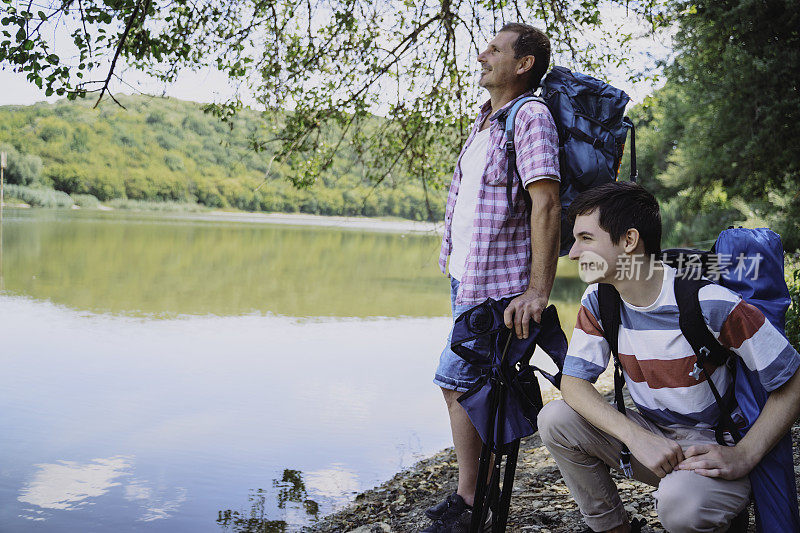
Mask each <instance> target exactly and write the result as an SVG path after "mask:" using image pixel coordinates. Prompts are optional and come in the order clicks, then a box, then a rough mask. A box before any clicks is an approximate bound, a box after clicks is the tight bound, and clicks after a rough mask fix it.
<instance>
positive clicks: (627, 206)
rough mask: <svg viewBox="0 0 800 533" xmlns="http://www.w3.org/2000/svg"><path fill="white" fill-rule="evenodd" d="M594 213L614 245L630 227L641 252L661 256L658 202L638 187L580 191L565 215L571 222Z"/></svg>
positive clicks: (610, 185) (609, 185) (628, 185)
mask: <svg viewBox="0 0 800 533" xmlns="http://www.w3.org/2000/svg"><path fill="white" fill-rule="evenodd" d="M595 210H599V214H598V218H599V220H600V227H601V228H602V229H603V230H604V231H607V232H608V234H609V235H610V236H611V242H613V243H614V244H617V243H619V241H620V239H621V238H622V237H623V236H624V235H625V233H627V231H628V230H629V229H631V228H634V229H636V230H637V231H638V232H639V237H640V238H641V239H642V242H643V243H644V251H645V253H647V254H651V255H658V254H660V253H661V211H660V210H659V207H658V200H656V198H655V196H653V195H652V194H650V193H649V192H647V191H646V190H645V188H644V187H642V186H641V185H639V184H637V183H632V182H630V181H615V182H611V183H606V184H604V185H600V186H598V187H595V188H593V189H589V190H588V191H584V192H582V193H581V194H579V195H578V197H577V198H575V200H573V201H572V204H571V205H570V206H569V211H567V216H568V217H569V220H570V221H571V222H573V223H574V222H575V219H576V218H577V217H578V216H579V215H589V214H591V213H593V212H594V211H595Z"/></svg>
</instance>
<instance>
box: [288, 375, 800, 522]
mask: <svg viewBox="0 0 800 533" xmlns="http://www.w3.org/2000/svg"><path fill="white" fill-rule="evenodd" d="M610 381H611V374H610V372H608V371H607V372H606V373H604V374H603V376H602V377H601V379H600V380H599V381H598V385H599V388H600V389H601V390H604V391H605V392H606V399H608V400H609V401H611V400H612V399H613V398H612V396H613V395H612V393H611V392H610V390H611V382H610ZM547 396H549V398H546V401H547V400H549V399H553V398H557V397H559V396H560V395H559V394H558V393H557V392H552V393H550V394H548V395H547ZM628 400H629V399H628ZM792 436H793V439H794V441H795V442H797V441H798V439H800V425H798V424H797V423H795V425H794V427H793V428H792ZM794 464H795V468H794V470H795V477H796V478H800V476H798V474H800V466H798V465H800V454H799V453H798V450H797V449H795V452H794ZM612 475H613V476H614V478H615V480H616V483H617V487H618V488H619V492H620V496H621V498H622V501H623V502H624V503H625V509H626V510H627V511H628V514H629V516H630V517H631V518H642V519H644V520H645V521H646V522H647V525H646V526H645V527H644V529H643V530H642V531H644V532H663V531H664V529H663V528H662V526H661V523H660V522H659V520H658V515H657V513H656V511H655V509H654V506H653V498H652V497H651V493H652V492H653V491H654V490H655V488H654V487H650V486H649V485H646V484H644V483H640V482H638V481H635V480H629V479H626V478H624V477H622V476H621V475H619V474H617V473H616V472H612ZM798 484H800V479H798ZM455 488H456V457H455V452H454V450H453V448H448V449H446V450H443V451H441V452H439V453H437V454H436V455H434V456H433V457H430V458H428V459H425V460H422V461H420V462H418V463H417V464H415V465H414V466H412V467H411V468H409V469H407V470H404V471H402V472H400V473H398V474H396V475H395V476H394V477H393V478H392V479H390V480H389V481H387V482H385V483H383V484H382V485H380V486H379V487H376V488H374V489H371V490H368V491H365V492H363V493H361V494H358V495H357V496H356V497H355V501H353V502H352V503H351V504H350V505H348V506H347V507H345V508H344V509H341V510H340V511H338V512H336V513H334V514H331V515H329V516H326V517H324V518H322V519H321V520H320V521H319V522H317V523H316V524H314V525H313V526H310V527H307V528H304V529H303V531H304V532H305V533H346V532H347V533H411V532H416V531H419V530H421V529H423V528H425V527H427V526H428V524H430V520H428V518H427V517H425V515H424V513H423V510H424V509H425V508H427V507H428V506H430V505H433V504H435V503H437V502H439V501H441V500H443V499H444V498H445V497H446V496H447V495H448V494H450V493H452V492H453V491H454V490H455ZM585 528H586V526H585V524H584V522H583V520H582V519H581V516H580V512H579V511H578V508H577V506H576V505H575V502H574V501H573V500H572V498H571V497H570V495H569V490H568V489H567V487H566V485H565V484H564V480H563V478H562V477H561V474H560V472H559V470H558V467H557V466H556V464H555V461H553V459H552V457H550V454H549V453H548V452H547V450H546V449H545V447H544V446H543V445H542V441H541V439H540V438H539V436H538V434H537V435H532V436H531V437H528V438H526V439H523V440H522V442H521V444H520V453H519V460H518V462H517V473H516V477H515V480H514V490H513V497H512V499H511V508H510V511H509V519H508V526H507V529H506V531H508V532H509V533H517V532H519V533H526V532H538V533H575V532H582V531H584V530H585ZM748 531H751V532H755V526H754V525H753V510H752V504H751V509H750V527H749V530H748Z"/></svg>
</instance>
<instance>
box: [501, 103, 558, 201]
mask: <svg viewBox="0 0 800 533" xmlns="http://www.w3.org/2000/svg"><path fill="white" fill-rule="evenodd" d="M534 101H535V102H541V103H542V104H545V105H547V104H546V103H545V101H544V100H542V99H541V98H539V97H536V96H524V97H522V98H520V99H519V100H517V101H516V102H514V105H512V106H511V107H509V108H508V109H505V110H503V111H501V112H500V113H499V114H498V115H497V119H498V120H499V121H500V125H501V126H502V127H503V134H504V137H505V148H506V160H507V161H508V166H507V167H506V199H507V200H508V212H509V214H513V213H514V202H513V199H512V197H513V191H514V178H515V176H516V175H518V174H519V173H518V172H517V149H516V147H515V146H514V120H515V119H516V118H517V112H518V111H519V110H520V108H521V107H522V106H523V105H525V104H527V103H528V102H534ZM519 187H520V189H521V191H522V192H523V193H524V192H525V189H524V187H523V186H522V178H520V182H519ZM522 198H523V199H524V200H525V206H526V207H527V209H528V211H530V209H531V199H530V198H529V197H528V195H527V194H523V195H522Z"/></svg>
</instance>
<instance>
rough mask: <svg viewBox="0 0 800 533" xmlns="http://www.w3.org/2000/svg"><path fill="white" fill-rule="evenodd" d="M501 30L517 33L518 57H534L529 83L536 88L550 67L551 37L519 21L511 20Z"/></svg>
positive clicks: (516, 47)
mask: <svg viewBox="0 0 800 533" xmlns="http://www.w3.org/2000/svg"><path fill="white" fill-rule="evenodd" d="M500 31H512V32H514V33H516V34H517V40H516V42H515V43H514V57H515V58H516V59H519V58H521V57H525V56H533V57H534V62H533V68H532V69H531V73H530V78H529V79H528V82H529V83H528V85H529V86H530V88H531V89H535V88H536V87H538V86H539V83H540V82H541V81H542V77H543V76H544V73H545V72H547V69H548V68H550V39H549V38H548V37H547V35H546V34H545V33H544V32H543V31H541V30H539V29H536V28H534V27H533V26H529V25H527V24H521V23H519V22H509V23H508V24H506V25H504V26H503V27H502V28H500Z"/></svg>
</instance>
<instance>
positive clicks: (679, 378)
mask: <svg viewBox="0 0 800 533" xmlns="http://www.w3.org/2000/svg"><path fill="white" fill-rule="evenodd" d="M696 361H697V357H695V356H694V355H690V356H688V357H682V358H680V359H641V360H639V359H636V357H634V356H633V355H628V354H622V353H621V354H619V362H620V363H621V364H622V368H624V369H625V373H626V374H628V377H629V378H630V379H631V380H633V381H634V382H636V383H647V386H648V387H650V388H651V389H663V388H673V389H675V388H679V387H691V386H692V385H697V384H698V383H701V382H703V381H705V379H706V378H705V375H703V374H701V375H700V379H694V377H692V376H690V375H689V372H691V371H692V370H693V369H694V364H695V362H696ZM716 369H717V367H716V366H714V365H712V364H711V363H706V371H707V372H708V373H709V374H713V373H714V370H716Z"/></svg>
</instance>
